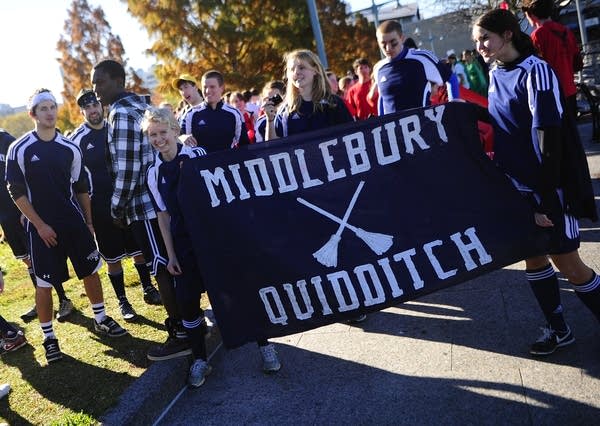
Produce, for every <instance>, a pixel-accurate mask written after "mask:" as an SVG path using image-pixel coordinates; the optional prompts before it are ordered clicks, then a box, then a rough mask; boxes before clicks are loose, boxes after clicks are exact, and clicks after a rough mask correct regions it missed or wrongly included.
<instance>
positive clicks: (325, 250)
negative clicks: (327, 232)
mask: <svg viewBox="0 0 600 426" xmlns="http://www.w3.org/2000/svg"><path fill="white" fill-rule="evenodd" d="M340 239H341V238H340V236H339V235H337V234H333V235H332V236H331V238H329V241H327V243H325V245H324V246H323V247H321V248H320V249H319V250H317V251H316V252H314V253H313V257H314V258H315V259H317V261H318V262H319V263H320V264H321V265H325V266H329V267H331V266H333V267H335V266H337V258H338V244H339V242H340Z"/></svg>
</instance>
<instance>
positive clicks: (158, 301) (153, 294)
mask: <svg viewBox="0 0 600 426" xmlns="http://www.w3.org/2000/svg"><path fill="white" fill-rule="evenodd" d="M144 302H146V303H147V304H149V305H162V298H161V297H160V293H159V292H158V290H157V289H156V288H154V286H148V287H146V288H145V289H144Z"/></svg>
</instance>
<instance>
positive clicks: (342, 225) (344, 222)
mask: <svg viewBox="0 0 600 426" xmlns="http://www.w3.org/2000/svg"><path fill="white" fill-rule="evenodd" d="M363 186H365V181H364V180H361V181H360V183H359V184H358V186H357V187H356V191H354V195H353V196H352V199H351V200H350V204H348V208H347V209H346V213H344V217H343V219H342V222H341V223H340V226H339V228H338V230H337V232H336V235H337V236H338V237H339V236H340V235H341V234H342V232H343V231H344V228H345V227H346V225H347V224H348V219H349V218H350V213H352V209H354V204H356V200H357V199H358V194H360V191H361V190H362V188H363Z"/></svg>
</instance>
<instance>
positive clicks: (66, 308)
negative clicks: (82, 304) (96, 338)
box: [56, 299, 73, 322]
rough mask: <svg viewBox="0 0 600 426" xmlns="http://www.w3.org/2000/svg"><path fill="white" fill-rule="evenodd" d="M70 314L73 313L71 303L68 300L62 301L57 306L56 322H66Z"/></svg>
mask: <svg viewBox="0 0 600 426" xmlns="http://www.w3.org/2000/svg"><path fill="white" fill-rule="evenodd" d="M71 313H73V302H71V301H70V300H69V299H63V300H61V301H60V303H59V305H58V312H57V313H56V320H57V321H61V322H62V321H64V320H66V319H67V317H68V316H69V315H71Z"/></svg>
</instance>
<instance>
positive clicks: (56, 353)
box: [43, 337, 63, 364]
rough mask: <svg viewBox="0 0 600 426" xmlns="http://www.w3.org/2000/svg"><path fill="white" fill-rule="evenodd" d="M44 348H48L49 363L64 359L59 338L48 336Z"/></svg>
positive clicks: (47, 357) (47, 358)
mask: <svg viewBox="0 0 600 426" xmlns="http://www.w3.org/2000/svg"><path fill="white" fill-rule="evenodd" d="M43 345H44V349H46V360H47V361H48V364H49V363H51V362H54V361H58V360H60V359H62V357H63V354H62V352H61V351H60V348H59V347H58V340H57V339H55V338H52V337H47V338H46V339H45V340H44V343H43Z"/></svg>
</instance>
